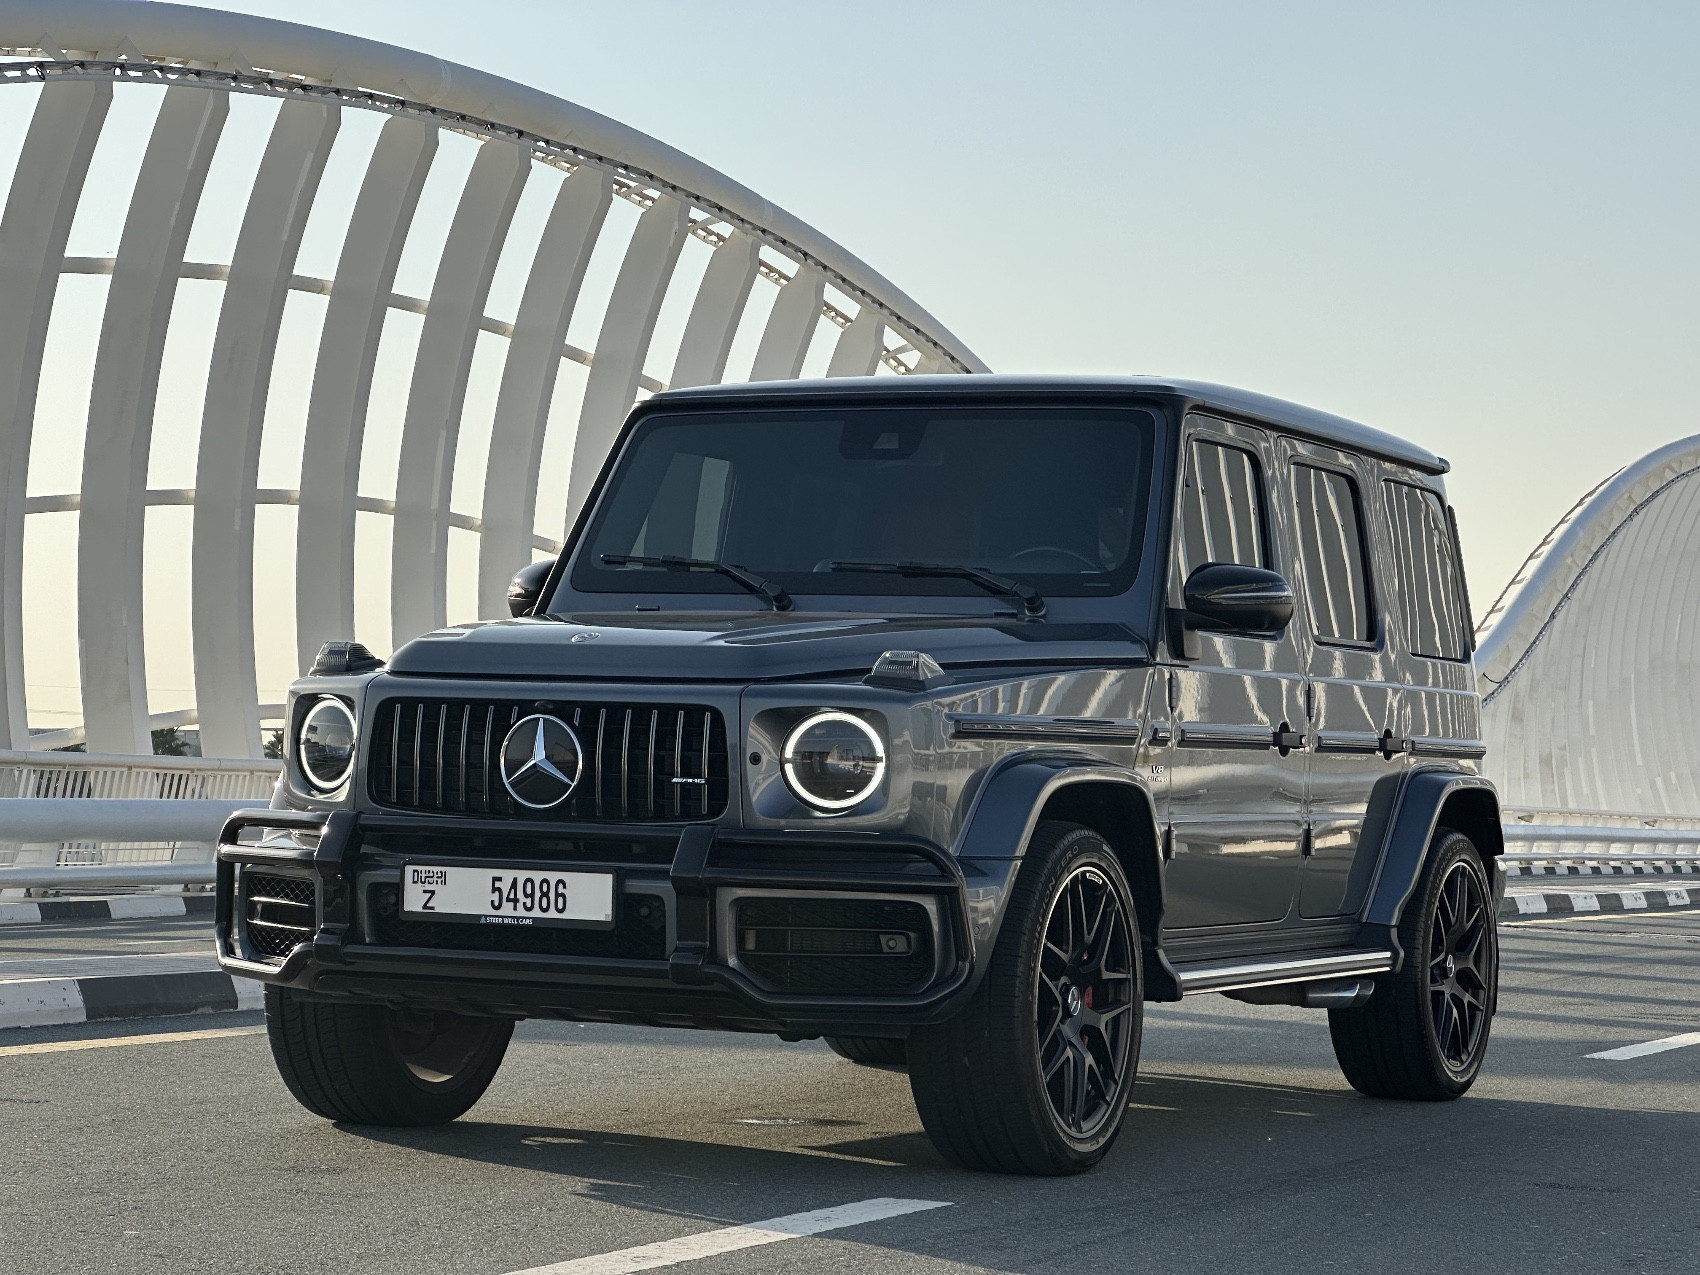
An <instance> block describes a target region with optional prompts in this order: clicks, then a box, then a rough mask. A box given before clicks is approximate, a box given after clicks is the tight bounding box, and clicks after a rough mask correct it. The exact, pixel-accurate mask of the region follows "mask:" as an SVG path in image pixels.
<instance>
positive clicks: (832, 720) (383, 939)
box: [217, 376, 1504, 1174]
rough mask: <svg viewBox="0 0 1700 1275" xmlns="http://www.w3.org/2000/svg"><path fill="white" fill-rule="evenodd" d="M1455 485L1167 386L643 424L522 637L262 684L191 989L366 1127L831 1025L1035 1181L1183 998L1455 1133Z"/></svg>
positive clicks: (1100, 1121) (1401, 456) (1472, 744)
mask: <svg viewBox="0 0 1700 1275" xmlns="http://www.w3.org/2000/svg"><path fill="white" fill-rule="evenodd" d="M1446 469H1447V466H1446V463H1445V462H1444V461H1442V460H1440V459H1439V458H1438V457H1436V456H1434V455H1432V454H1430V453H1429V452H1427V451H1425V450H1423V449H1422V448H1420V447H1417V446H1414V445H1412V444H1410V443H1407V442H1403V441H1400V440H1399V439H1396V438H1392V437H1389V436H1388V435H1386V434H1382V433H1378V432H1376V431H1374V430H1371V429H1367V428H1364V427H1362V426H1360V425H1356V424H1353V423H1351V422H1348V421H1345V420H1341V419H1339V418H1337V417H1333V416H1329V415H1325V414H1323V413H1320V412H1315V411H1311V410H1308V409H1305V408H1301V407H1296V406H1293V405H1291V404H1288V403H1283V402H1278V401H1276V400H1273V399H1269V398H1265V397H1262V396H1259V395H1255V394H1248V393H1243V392H1240V391H1237V390H1230V389H1224V388H1221V387H1218V386H1212V385H1201V384H1190V383H1185V382H1179V381H1163V380H1156V379H1146V378H1106V379H1075V378H1069V379H1051V378H1026V377H1022V378H1012V377H998V376H975V377H909V378H902V379H899V378H880V379H874V378H868V379H862V380H831V381H817V382H792V383H783V384H768V385H740V386H721V387H713V388H701V389H687V390H679V391H671V392H667V393H662V394H658V395H656V396H655V397H654V398H651V399H649V400H648V401H646V402H644V403H642V404H641V405H639V406H638V408H637V409H636V410H635V411H634V412H633V413H632V416H631V418H630V420H629V421H628V422H627V424H626V426H625V429H624V431H623V433H622V434H621V436H620V437H619V439H618V441H617V442H616V444H615V446H614V449H613V451H612V454H611V455H610V458H609V460H608V462H607V464H606V466H605V467H604V471H603V474H602V477H601V479H600V482H599V485H598V486H597V487H596V489H595V491H594V492H593V493H592V494H591V496H590V498H589V499H588V501H587V502H586V505H585V509H584V511H583V513H582V515H581V516H580V517H579V519H578V522H577V525H576V526H575V528H574V530H573V533H572V537H571V541H570V543H569V545H568V547H567V549H566V551H565V552H564V553H563V554H562V555H561V556H560V558H559V559H558V560H556V561H553V562H549V563H538V564H534V565H533V566H532V567H529V568H527V569H525V570H523V571H521V572H520V574H519V575H518V576H516V577H515V582H514V588H513V594H512V598H511V601H512V603H513V610H514V612H515V616H516V618H513V619H510V620H503V621H498V622H494V623H486V624H468V625H461V626H457V627H454V628H449V629H444V630H442V631H440V632H435V633H429V634H426V635H425V636H423V637H421V638H419V639H417V640H415V641H412V642H409V643H407V644H406V645H405V646H403V647H401V649H399V650H398V651H396V652H395V653H394V655H393V656H391V658H390V659H389V661H388V662H387V663H382V662H380V661H378V660H376V659H374V658H372V657H371V656H370V655H369V654H368V653H367V652H366V651H365V649H364V648H362V647H359V646H356V645H354V644H351V643H331V644H328V645H327V646H326V648H325V650H324V651H323V652H322V653H321V655H320V658H319V661H318V662H317V664H316V665H315V667H314V669H313V670H312V672H311V674H310V675H309V676H308V677H305V678H303V679H302V680H301V681H300V682H298V683H297V684H296V685H295V687H294V688H293V690H292V691H291V694H290V704H289V725H288V732H287V747H286V749H285V756H286V758H287V763H286V770H285V774H284V777H283V779H282V780H281V781H280V784H279V788H278V796H277V798H276V800H275V801H274V803H273V807H272V808H271V809H268V810H255V811H246V812H242V813H240V814H238V815H236V816H235V817H233V818H232V819H231V820H230V821H229V823H228V824H227V825H226V827H225V828H224V831H223V834H222V836H221V838H220V841H221V844H220V846H219V850H218V860H219V877H218V913H217V931H218V946H219V953H220V958H221V960H222V962H223V964H224V967H225V968H226V969H227V970H229V971H230V972H231V973H233V974H240V975H244V976H247V977H250V978H257V979H260V980H262V981H263V982H264V983H265V984H266V985H267V986H266V1016H267V1023H268V1028H269V1032H270V1038H271V1044H272V1050H273V1054H274V1056H275V1058H276V1061H277V1065H278V1068H279V1070H280V1071H281V1072H282V1075H283V1079H284V1081H285V1083H286V1084H287V1085H288V1086H289V1088H290V1090H291V1092H293V1093H294V1095H295V1096H296V1097H297V1098H298V1099H299V1100H300V1101H301V1102H302V1103H303V1104H305V1105H306V1106H307V1107H308V1108H309V1109H311V1110H312V1111H314V1112H317V1113H319V1114H320V1115H323V1116H325V1117H328V1118H330V1119H335V1120H345V1121H351V1122H356V1123H373V1124H401V1125H404V1124H423V1123H430V1122H438V1121H445V1120H451V1119H453V1118H455V1117H456V1116H458V1115H460V1114H461V1113H463V1112H464V1111H466V1110H467V1109H468V1108H469V1107H470V1106H471V1105H472V1104H473V1103H474V1102H476V1101H477V1100H478V1098H479V1096H480V1095H481V1094H482V1093H483V1092H484V1090H485V1088H486V1087H487V1086H488V1085H489V1083H490V1081H491V1078H492V1077H493V1076H494V1074H495V1072H496V1069H497V1067H498V1065H499V1064H500V1062H501V1060H502V1056H503V1053H504V1051H505V1050H506V1048H507V1044H508V1040H509V1037H510V1035H511V1034H512V1030H513V1024H514V1023H515V1022H516V1021H518V1020H520V1019H523V1018H528V1017H535V1016H549V1017H558V1018H567V1019H577V1020H586V1021H596V1022H615V1023H645V1024H658V1025H666V1026H676V1027H699V1028H719V1029H725V1030H733V1031H745V1032H768V1033H773V1034H776V1035H778V1036H780V1037H781V1038H783V1039H787V1040H800V1039H806V1038H812V1037H821V1036H824V1037H825V1038H826V1039H827V1041H828V1042H829V1043H830V1044H831V1045H832V1046H833V1048H835V1049H836V1050H837V1051H838V1052H839V1053H841V1054H843V1055H845V1056H846V1057H848V1058H851V1059H853V1060H857V1061H861V1062H869V1063H884V1064H899V1063H903V1064H907V1067H908V1069H909V1075H910V1079H911V1086H912V1089H913V1092H914V1097H915V1102H916V1105H917V1107H918V1108H919V1111H920V1116H921V1120H922V1123H923V1124H924V1125H925V1127H926V1130H927V1132H928V1134H929V1135H931V1137H932V1139H933V1141H934V1142H935V1143H936V1144H937V1146H938V1148H939V1150H940V1151H941V1152H942V1153H943V1154H944V1155H945V1156H947V1157H948V1158H949V1159H951V1160H953V1161H955V1162H956V1163H958V1164H960V1165H964V1166H968V1167H972V1168H976V1169H988V1170H998V1171H1005V1172H1019V1173H1039V1174H1052V1173H1068V1172H1074V1171H1079V1170H1081V1169H1084V1168H1086V1167H1088V1166H1090V1165H1091V1164H1093V1163H1095V1162H1096V1161H1097V1160H1098V1159H1099V1158H1100V1157H1102V1156H1103V1154H1104V1152H1105V1151H1106V1150H1107V1148H1108V1147H1109V1146H1110V1144H1111V1143H1112V1142H1113V1140H1114V1139H1115V1137H1116V1135H1117V1132H1118V1130H1119V1129H1120V1127H1121V1124H1122V1119H1123V1115H1124V1114H1125V1112H1126V1109H1127V1105H1128V1098H1129V1093H1130V1090H1131V1089H1132V1086H1133V1081H1134V1073H1135V1069H1136V1065H1137V1061H1138V1057H1139V1045H1140V1032H1141V1024H1142V1021H1143V1004H1144V1002H1145V1001H1148V1000H1153V1001H1173V1000H1178V999H1180V998H1181V997H1183V996H1189V995H1194V994H1197V993H1201V992H1221V993H1225V994H1226V995H1229V996H1232V997H1235V998H1237V999H1239V1000H1242V1001H1249V1002H1252V1003H1254V1004H1282V1005H1302V1006H1310V1007H1313V1008H1318V1009H1326V1010H1327V1011H1328V1020H1329V1031H1330V1034H1331V1036H1332V1038H1333V1044H1334V1050H1335V1054H1336V1056H1337V1057H1338V1059H1339V1062H1340V1066H1341V1068H1342V1070H1343V1071H1344V1072H1345V1075H1346V1078H1347V1079H1348V1080H1349V1081H1350V1082H1351V1084H1352V1085H1353V1086H1354V1087H1355V1088H1357V1089H1358V1090H1360V1091H1361V1092H1363V1093H1365V1094H1369V1095H1374V1096H1379V1097H1388V1098H1406V1099H1429V1100H1433V1099H1445V1098H1455V1097H1457V1096H1458V1095H1460V1094H1462V1093H1463V1092H1464V1091H1465V1090H1467V1089H1468V1088H1469V1087H1470V1085H1471V1084H1472V1083H1473V1081H1474V1080H1475V1078H1476V1075H1477V1073H1478V1071H1479V1069H1480V1068H1481V1066H1482V1058H1483V1054H1484V1052H1485V1049H1486V1045H1487V1040H1488V1033H1489V1028H1490V1025H1491V1022H1492V1018H1493V1014H1494V1007H1495V997H1496V991H1497V982H1498V946H1497V940H1496V935H1495V928H1494V917H1495V913H1496V910H1497V906H1498V903H1499V900H1500V897H1501V896H1502V894H1503V889H1504V883H1503V877H1502V875H1501V874H1500V873H1499V872H1498V871H1497V870H1496V865H1497V856H1499V855H1500V854H1501V852H1502V850H1503V844H1502V841H1501V835H1500V825H1499V810H1498V804H1497V799H1496V797H1495V794H1494V791H1493V788H1492V787H1491V785H1490V784H1489V783H1488V782H1487V781H1486V780H1485V779H1483V778H1482V777H1481V775H1480V773H1479V766H1478V762H1479V760H1480V758H1481V757H1482V753H1483V748H1482V744H1481V743H1480V730H1479V704H1478V700H1477V696H1476V693H1475V679H1474V673H1473V669H1472V638H1471V622H1470V618H1469V607H1468V602H1467V599H1466V595H1465V590H1464V576H1463V570H1462V565H1461V561H1460V557H1459V551H1458V541H1457V534H1456V529H1455V524H1454V522H1453V519H1452V516H1451V513H1450V510H1449V508H1448V506H1447V504H1446V500H1445V496H1444V492H1443V488H1442V485H1441V475H1442V474H1443V473H1445V471H1446ZM303 569H307V570H310V569H311V567H310V564H303Z"/></svg>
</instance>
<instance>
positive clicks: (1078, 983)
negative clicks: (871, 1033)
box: [908, 822, 1145, 1175]
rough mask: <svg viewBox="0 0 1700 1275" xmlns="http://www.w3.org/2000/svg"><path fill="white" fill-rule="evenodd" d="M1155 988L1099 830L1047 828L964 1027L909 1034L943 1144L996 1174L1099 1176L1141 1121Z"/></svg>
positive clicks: (1128, 896)
mask: <svg viewBox="0 0 1700 1275" xmlns="http://www.w3.org/2000/svg"><path fill="white" fill-rule="evenodd" d="M1144 990H1145V989H1144V983H1143V980H1142V977H1141V969H1140V946H1139V923H1138V918H1137V915H1136V914H1135V912H1134V908H1133V894H1132V891H1131V890H1129V888H1128V884H1127V877H1126V875H1125V874H1124V873H1123V872H1122V868H1121V864H1120V863H1118V862H1117V860H1116V856H1115V852H1114V851H1112V850H1111V849H1110V847H1109V846H1108V845H1107V844H1105V842H1104V839H1103V838H1102V837H1100V836H1099V835H1098V834H1097V833H1096V832H1094V831H1092V830H1091V829H1090V828H1083V827H1080V826H1079V825H1077V824H1070V823H1053V822H1046V823H1041V824H1040V825H1039V826H1038V828H1037V829H1036V830H1035V832H1034V834H1033V840H1032V842H1031V844H1030V845H1029V846H1028V849H1027V856H1026V860H1025V862H1024V863H1023V864H1022V866H1021V871H1020V873H1019V874H1018V875H1017V876H1016V880H1015V886H1014V888H1013V890H1012V891H1011V896H1010V900H1009V906H1008V910H1007V911H1006V913H1005V915H1004V920H1003V926H1002V929H1001V931H1000V932H999V935H998V941H997V945H996V947H994V948H993V950H992V955H991V960H990V964H989V965H988V967H987V969H986V973H985V977H984V978H983V979H982V980H981V983H980V986H979V987H978V988H977V989H976V990H975V992H974V994H973V995H972V996H971V997H970V998H969V1000H968V1002H967V1004H966V1005H965V1006H964V1007H963V1008H962V1010H961V1011H960V1012H959V1013H958V1014H957V1015H956V1016H955V1017H954V1018H951V1019H949V1020H948V1021H946V1022H944V1023H940V1024H938V1025H936V1026H931V1027H917V1028H914V1029H913V1030H912V1031H911V1032H910V1034H909V1042H908V1044H909V1085H910V1089H911V1090H912V1091H913V1093H914V1095H915V1106H916V1108H917V1109H918V1110H919V1111H920V1113H921V1123H922V1125H923V1126H924V1127H925V1128H926V1131H927V1136H928V1137H930V1138H931V1139H932V1141H933V1145H934V1146H936V1147H937V1148H938V1149H939V1151H940V1153H941V1154H943V1155H944V1156H945V1157H946V1158H947V1159H949V1160H951V1161H952V1162H954V1163H956V1164H958V1165H961V1166H962V1167H963V1168H966V1169H978V1170H983V1171H987V1172H992V1173H1027V1174H1042V1175H1059V1174H1067V1173H1080V1172H1083V1171H1084V1170H1086V1169H1089V1168H1091V1167H1092V1166H1093V1165H1094V1164H1096V1163H1097V1162H1098V1161H1099V1160H1101V1159H1103V1157H1104V1154H1105V1152H1107V1151H1108V1150H1109V1149H1110V1147H1111V1145H1112V1144H1113V1143H1114V1142H1115V1140H1116V1135H1117V1134H1118V1133H1119V1132H1120V1131H1121V1125H1122V1117H1123V1116H1124V1115H1125V1114H1126V1113H1127V1104H1128V1098H1129V1096H1130V1095H1131V1094H1132V1092H1133V1082H1134V1076H1135V1073H1136V1071H1137V1069H1138V1065H1139V1036H1140V1030H1141V1026H1142V1023H1143V1021H1144V1009H1145V1005H1144Z"/></svg>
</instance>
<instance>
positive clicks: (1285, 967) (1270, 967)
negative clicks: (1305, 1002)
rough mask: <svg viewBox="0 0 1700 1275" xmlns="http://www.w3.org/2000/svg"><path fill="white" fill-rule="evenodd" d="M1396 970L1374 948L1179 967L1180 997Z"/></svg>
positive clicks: (1388, 956) (1390, 959) (1387, 954)
mask: <svg viewBox="0 0 1700 1275" xmlns="http://www.w3.org/2000/svg"><path fill="white" fill-rule="evenodd" d="M1392 968H1393V954H1392V953H1391V952H1385V951H1378V950H1376V949H1374V948H1365V949H1362V950H1356V951H1349V952H1329V953H1327V954H1325V955H1319V954H1317V953H1314V952H1313V953H1306V954H1301V955H1295V956H1290V957H1286V958H1284V959H1282V960H1269V961H1233V962H1229V963H1226V964H1222V963H1211V964H1208V965H1203V964H1200V965H1179V966H1176V973H1177V975H1178V976H1179V978H1180V985H1181V994H1182V995H1183V996H1193V995H1196V994H1197V993H1199V992H1231V991H1238V990H1239V989H1241V988H1244V987H1268V986H1271V985H1273V984H1275V983H1308V982H1310V981H1311V980H1312V979H1320V978H1350V977H1353V976H1355V975H1358V974H1380V973H1382V972H1383V971H1385V970H1390V969H1392Z"/></svg>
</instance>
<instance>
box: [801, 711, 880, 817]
mask: <svg viewBox="0 0 1700 1275" xmlns="http://www.w3.org/2000/svg"><path fill="white" fill-rule="evenodd" d="M782 761H783V764H784V769H785V782H786V784H787V785H789V787H790V789H791V791H792V792H794V793H796V794H797V796H798V797H799V798H801V799H802V800H803V801H806V802H807V803H808V804H809V805H811V806H813V807H815V809H817V810H848V809H849V808H850V807H851V806H855V805H860V804H861V803H862V802H864V801H866V800H867V799H868V798H869V797H871V796H872V795H873V794H874V792H875V790H876V789H878V788H879V786H880V780H881V779H883V778H885V745H884V744H883V743H881V742H880V737H879V732H877V731H876V730H874V728H873V727H872V726H870V725H868V723H866V722H865V721H863V720H862V719H861V718H860V717H852V716H851V715H850V714H849V713H840V712H835V711H828V712H822V713H816V714H814V716H812V717H807V718H804V719H803V720H802V721H801V722H799V723H797V726H796V728H795V729H794V730H792V732H791V733H790V735H788V736H786V739H785V752H784V756H783V758H782Z"/></svg>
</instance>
